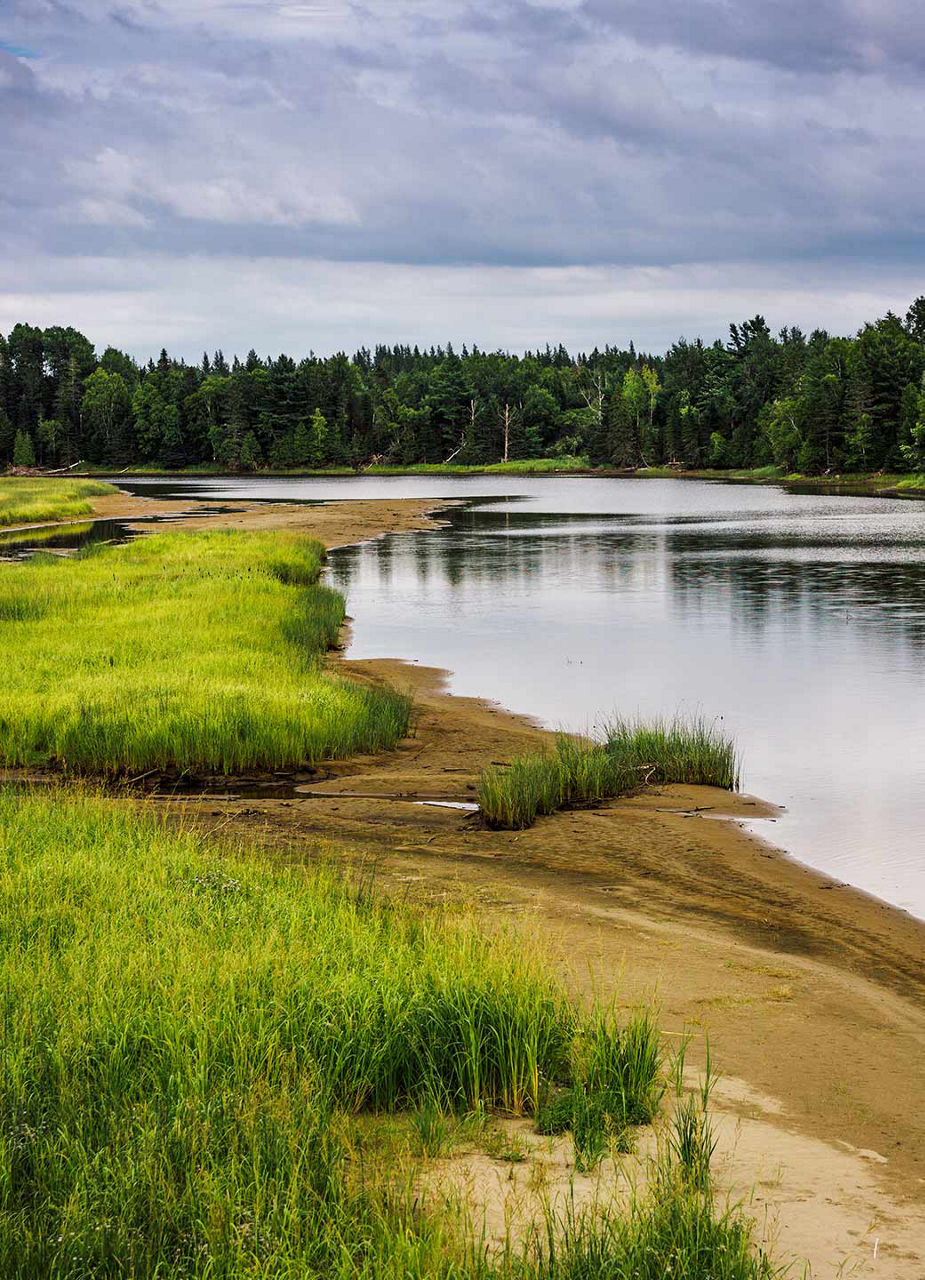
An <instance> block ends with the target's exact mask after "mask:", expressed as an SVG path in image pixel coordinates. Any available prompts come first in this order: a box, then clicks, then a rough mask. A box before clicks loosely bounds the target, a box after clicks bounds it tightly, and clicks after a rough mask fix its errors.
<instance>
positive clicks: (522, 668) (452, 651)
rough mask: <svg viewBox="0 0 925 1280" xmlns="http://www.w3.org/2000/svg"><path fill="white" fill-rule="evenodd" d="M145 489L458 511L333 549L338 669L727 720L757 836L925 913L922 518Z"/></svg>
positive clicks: (723, 491) (710, 492) (697, 487)
mask: <svg viewBox="0 0 925 1280" xmlns="http://www.w3.org/2000/svg"><path fill="white" fill-rule="evenodd" d="M120 483H123V484H125V483H126V482H125V481H124V480H121V481H120ZM135 483H136V482H134V481H133V482H131V484H130V486H127V487H134V485H135ZM152 488H156V489H157V490H159V491H160V492H162V493H165V494H167V493H169V494H170V495H172V496H176V495H179V494H189V495H190V496H191V497H192V496H195V498H197V499H200V500H201V499H204V498H213V497H214V498H223V499H227V498H233V499H238V500H243V499H248V498H267V499H273V500H277V501H280V500H289V501H291V500H294V499H299V500H303V501H318V500H326V499H330V498H358V497H362V498H376V497H389V498H396V497H405V496H407V497H421V496H430V497H435V498H439V497H462V498H465V499H468V500H469V503H470V505H467V506H466V507H464V508H462V509H459V510H457V511H455V512H454V513H453V514H452V515H451V516H450V517H449V519H450V525H449V527H448V528H446V529H442V530H438V531H435V532H431V533H425V534H420V533H416V534H399V535H393V536H391V537H388V538H384V539H380V540H378V541H376V542H372V543H367V544H365V545H363V546H358V547H351V548H345V549H342V550H341V551H338V552H335V553H334V554H333V555H332V557H331V563H332V571H331V572H332V577H333V580H334V582H335V584H336V585H337V586H339V587H340V588H341V589H343V590H344V591H345V593H346V594H347V596H348V600H349V609H350V612H351V614H352V616H353V617H354V619H355V621H354V627H353V632H354V638H353V643H352V647H351V654H352V656H355V657H358V658H365V657H381V656H389V657H399V658H406V659H409V660H417V661H420V662H422V663H427V664H430V665H434V666H443V667H448V668H450V669H451V670H452V673H453V675H452V682H451V687H452V689H453V691H454V692H456V693H460V694H466V695H478V696H483V697H488V698H494V699H496V700H498V701H499V702H501V703H503V704H504V705H505V706H508V707H510V708H512V709H513V710H515V711H522V712H528V713H530V714H532V715H535V716H538V717H539V718H540V719H542V720H543V721H544V722H545V723H547V724H548V725H550V726H553V727H558V726H564V727H568V728H573V729H586V728H588V727H592V726H593V725H594V724H595V723H598V722H600V721H601V720H602V719H606V717H607V716H609V715H611V714H613V713H615V712H618V713H622V714H635V713H637V712H638V713H641V714H643V715H654V714H669V715H670V714H672V713H673V712H674V711H676V710H678V709H681V710H689V711H702V712H703V713H704V714H706V715H707V716H708V717H714V716H715V717H719V718H721V719H722V722H723V724H724V725H725V727H726V728H728V729H729V731H730V732H732V733H734V734H735V735H736V737H737V739H738V741H739V743H740V745H741V749H742V753H743V756H744V760H745V785H746V786H747V788H748V789H749V790H750V791H752V792H754V793H755V794H758V795H761V796H763V797H765V798H767V799H770V800H773V801H775V802H777V803H779V804H782V805H785V806H786V813H785V814H783V815H782V817H781V818H780V820H779V821H778V822H777V824H776V825H774V826H770V827H766V828H764V833H765V834H768V835H769V836H770V838H772V839H773V840H774V841H775V842H776V843H778V844H779V845H781V846H782V847H783V848H785V849H787V850H788V851H789V852H791V853H792V854H794V855H795V856H796V857H798V858H800V859H802V860H803V861H805V862H807V863H809V864H811V865H813V866H815V867H817V868H819V869H821V870H824V871H826V872H829V873H831V874H832V875H834V876H836V877H838V878H840V879H843V880H846V881H848V882H850V883H852V884H855V885H858V886H859V887H861V888H864V889H866V890H868V891H870V892H872V893H875V894H877V895H878V896H880V897H882V898H885V899H887V900H889V901H891V902H893V903H896V904H897V905H900V906H903V907H906V908H907V909H909V910H911V911H913V912H915V913H916V914H917V915H919V916H923V917H925V854H923V852H922V836H921V833H922V831H923V830H925V786H923V781H925V778H923V774H925V763H923V762H925V714H923V710H925V699H923V695H925V505H919V504H916V503H910V502H905V501H901V500H891V499H881V498H871V497H839V496H833V495H829V494H825V495H813V494H810V495H807V494H792V493H786V492H784V491H783V490H781V489H777V488H765V487H753V486H739V485H724V484H715V483H706V482H692V481H690V482H689V481H685V482H679V481H672V480H665V481H660V480H625V479H597V478H586V477H548V476H543V477H524V478H520V477H510V476H481V477H466V478H462V479H457V478H450V477H446V478H444V477H426V476H419V477H396V478H386V477H375V478H358V479H352V478H347V479H331V480H315V479H297V478H294V479H274V480H262V479H259V478H254V479H250V478H242V477H236V478H233V479H225V478H221V479H213V478H208V479H203V480H198V479H197V480H195V481H192V480H183V481H170V482H166V483H165V482H163V481H159V482H146V483H144V486H143V489H142V485H141V483H139V490H140V491H144V492H146V493H150V492H151V490H152Z"/></svg>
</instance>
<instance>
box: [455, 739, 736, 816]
mask: <svg viewBox="0 0 925 1280" xmlns="http://www.w3.org/2000/svg"><path fill="white" fill-rule="evenodd" d="M740 772H741V767H740V762H739V757H738V753H737V751H736V746H735V743H734V742H733V740H732V739H731V738H729V737H728V736H726V735H725V734H724V733H723V732H722V731H721V730H720V729H719V728H717V726H716V725H715V724H710V723H709V722H708V721H706V720H704V719H703V718H702V717H694V718H693V719H686V718H684V717H681V716H676V717H675V718H674V719H673V720H655V721H651V722H646V721H643V720H623V719H617V720H614V721H612V722H611V723H610V724H609V725H607V726H606V727H605V729H604V733H603V735H602V738H601V740H600V741H594V740H591V739H582V738H574V737H570V736H568V735H565V734H560V735H559V736H558V737H557V739H556V745H555V750H553V751H545V752H533V753H531V754H528V755H522V756H515V757H514V759H513V760H512V761H511V763H510V764H509V765H493V766H492V767H491V768H489V769H486V770H485V771H484V772H483V773H482V775H481V778H480V779H479V788H478V800H479V807H480V809H481V812H482V816H483V818H484V820H485V821H486V822H487V823H488V825H489V826H492V827H497V828H503V829H509V830H521V829H523V828H525V827H529V826H532V825H533V823H534V822H535V821H536V819H537V817H538V816H541V815H543V814H549V813H554V812H556V811H557V810H559V809H568V808H575V807H577V806H581V805H593V804H599V803H600V802H601V801H602V800H606V799H612V798H615V797H617V796H622V795H627V794H628V793H630V792H632V791H634V790H635V789H637V788H638V787H640V786H641V785H648V784H650V783H670V782H678V783H687V784H691V785H700V786H714V787H724V788H726V789H727V790H730V791H733V790H736V789H737V788H738V785H739V779H740Z"/></svg>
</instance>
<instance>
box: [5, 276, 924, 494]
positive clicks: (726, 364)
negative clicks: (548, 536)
mask: <svg viewBox="0 0 925 1280" xmlns="http://www.w3.org/2000/svg"><path fill="white" fill-rule="evenodd" d="M923 379H925V298H918V299H917V300H916V301H915V302H914V303H913V304H912V306H911V307H910V308H909V311H908V312H907V314H906V316H905V318H904V319H900V317H898V316H896V315H894V314H892V313H888V314H887V315H885V316H884V317H883V318H882V319H879V320H876V321H874V322H872V323H870V324H866V325H865V326H864V327H863V328H862V329H861V330H860V332H859V333H857V334H856V335H855V336H854V337H850V338H845V337H833V336H831V335H830V334H828V333H826V332H825V331H823V330H821V329H817V330H815V331H813V332H812V333H811V334H810V335H809V336H807V335H806V334H805V333H804V332H803V331H802V330H801V329H799V328H796V327H792V328H784V329H782V330H781V331H780V332H779V333H778V334H776V335H775V334H773V333H772V332H771V330H770V328H769V327H768V325H767V323H766V321H765V320H764V318H763V317H762V316H760V315H759V316H755V317H754V319H752V320H747V321H745V322H744V323H742V324H733V325H731V326H730V330H729V339H728V341H726V342H721V341H716V342H714V343H712V344H705V343H704V342H702V341H701V340H699V339H698V340H696V341H688V340H687V339H684V338H682V339H680V340H679V341H678V342H676V343H675V344H674V345H673V346H672V347H671V349H670V350H669V351H668V352H667V353H666V354H664V355H647V354H645V353H642V352H638V351H637V350H636V349H635V348H634V346H633V344H632V343H631V344H630V345H629V347H628V348H626V349H621V348H618V347H610V346H607V347H605V348H604V349H603V350H597V349H595V350H594V351H592V352H590V353H585V354H581V355H576V356H573V355H571V354H570V353H569V352H568V351H566V350H565V348H564V347H562V346H559V347H557V348H552V347H547V348H546V349H545V350H543V351H533V352H527V353H526V354H525V355H523V356H513V355H510V354H507V353H505V352H500V351H495V352H489V351H481V350H479V349H478V348H477V347H471V348H470V347H465V346H464V347H463V348H462V349H461V350H460V351H456V350H454V349H453V347H452V346H451V345H447V346H445V347H431V348H430V349H429V350H421V349H420V348H418V347H410V346H401V345H399V346H393V347H389V346H380V347H377V348H376V349H375V351H370V350H368V349H366V348H363V349H361V350H359V351H357V352H356V353H355V354H354V355H353V356H348V355H346V354H344V353H338V354H336V355H332V356H328V357H319V356H316V355H314V354H312V355H309V356H307V357H306V358H305V359H303V360H300V361H298V362H296V361H295V360H293V359H292V358H291V357H289V356H287V355H280V356H277V357H275V358H271V357H267V358H261V357H260V356H258V355H257V353H256V352H255V351H253V350H252V351H251V352H249V354H248V355H247V357H246V358H245V359H244V360H243V361H242V360H239V359H238V358H237V357H235V358H234V359H233V360H231V362H230V363H229V361H228V360H226V358H225V356H224V355H223V353H222V352H221V351H216V352H215V353H214V355H208V354H204V355H203V357H202V361H201V362H200V363H199V364H188V363H186V362H185V361H183V360H177V359H174V358H172V357H171V356H169V355H168V353H167V351H166V350H162V351H161V353H160V357H159V358H158V359H157V360H156V361H155V360H150V361H149V362H148V363H147V364H138V363H136V361H134V360H133V359H131V358H130V357H129V356H128V355H126V354H125V353H124V352H122V351H119V350H117V349H116V348H115V347H107V349H106V350H105V351H104V352H103V353H102V355H99V356H98V355H97V353H96V350H95V348H94V345H93V343H92V342H91V341H90V340H89V339H88V338H86V337H85V336H84V335H83V334H82V333H79V332H78V331H77V330H76V329H73V328H63V327H60V326H57V325H56V326H52V327H51V328H48V329H41V328H38V327H35V326H33V325H28V324H17V325H16V326H15V327H14V328H13V329H12V331H11V332H10V333H9V334H8V335H6V336H4V335H3V334H0V465H3V464H6V465H9V464H12V465H14V466H19V467H32V466H40V467H45V468H50V469H55V468H62V467H67V466H70V465H72V464H73V463H75V462H78V461H82V462H86V463H88V464H93V465H98V466H111V467H114V468H115V467H127V466H131V465H134V464H142V463H143V464H154V465H157V466H161V467H164V468H165V469H173V468H180V467H184V466H192V465H196V464H201V463H217V464H219V465H221V466H222V467H227V468H229V469H241V470H255V469H258V468H261V467H272V468H280V469H284V468H299V467H311V468H314V467H318V468H322V467H332V466H345V465H349V466H354V467H363V466H365V465H368V464H369V463H371V462H376V461H379V462H382V463H391V464H395V465H412V464H415V463H438V462H456V463H459V464H485V463H494V462H501V461H514V460H517V459H529V458H538V457H562V458H575V457H582V458H586V459H587V460H588V462H589V463H590V464H591V465H593V466H603V467H617V468H622V467H639V466H654V465H674V466H682V467H686V468H702V467H715V468H750V467H760V466H766V465H773V466H777V467H781V468H783V469H785V470H787V471H801V472H805V473H808V474H814V473H825V472H842V471H908V470H922V469H925V381H923Z"/></svg>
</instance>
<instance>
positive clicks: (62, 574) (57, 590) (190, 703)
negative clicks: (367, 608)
mask: <svg viewBox="0 0 925 1280" xmlns="http://www.w3.org/2000/svg"><path fill="white" fill-rule="evenodd" d="M323 556H324V549H323V547H322V546H321V544H320V543H318V542H315V541H314V540H312V539H309V538H306V537H304V536H302V535H299V534H288V533H278V532H273V533H262V532H249V531H248V532H245V531H240V530H227V529H225V530H215V531H209V532H206V533H185V532H172V533H161V534H156V535H153V536H151V537H146V538H141V539H138V540H137V541H135V542H133V543H131V544H129V545H128V546H123V547H111V546H103V545H97V546H91V547H88V548H87V549H86V551H84V552H83V553H81V554H80V555H79V556H78V557H76V558H75V559H69V560H67V561H63V560H60V559H56V558H47V557H46V558H41V557H40V558H37V559H34V560H31V561H29V562H27V563H22V564H14V565H9V566H7V567H6V568H5V569H4V572H3V574H2V575H0V621H3V622H5V623H8V624H9V625H7V626H4V627H2V628H0V667H2V669H3V672H4V682H3V688H2V690H0V760H2V762H3V763H4V764H7V765H36V764H47V763H50V764H53V765H55V766H58V767H60V768H64V769H67V770H70V771H74V772H83V773H102V774H132V775H136V774H140V773H143V772H145V771H148V770H158V769H162V770H169V769H173V770H177V771H184V770H187V771H211V772H221V773H235V772H238V771H241V770H245V769H257V770H270V769H284V768H292V767H298V766H301V765H306V764H309V765H310V764H312V763H314V762H315V761H317V760H321V759H325V758H331V757H336V756H345V755H350V754H351V753H354V752H357V751H371V750H378V749H382V748H388V747H391V746H393V745H394V744H395V743H396V742H397V741H398V740H399V739H400V738H401V737H403V736H404V735H405V734H406V733H407V731H408V727H409V722H410V713H411V704H410V699H409V698H407V697H406V696H405V695H404V694H401V693H398V692H396V691H394V690H390V689H385V688H378V687H374V686H371V685H359V684H356V683H351V682H349V681H347V680H343V679H337V678H335V677H333V676H331V675H330V674H329V673H327V672H326V671H324V670H323V668H322V658H323V655H324V653H325V651H326V649H328V648H329V647H330V646H331V645H333V644H334V643H335V642H336V639H337V635H338V630H339V628H340V625H341V622H342V620H343V616H344V601H343V597H342V596H341V595H340V594H339V593H338V592H336V591H332V590H330V589H329V588H327V587H325V586H323V585H321V584H320V583H319V576H320V572H321V565H322V560H323Z"/></svg>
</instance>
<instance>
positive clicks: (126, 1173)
mask: <svg viewBox="0 0 925 1280" xmlns="http://www.w3.org/2000/svg"><path fill="white" fill-rule="evenodd" d="M241 852H242V851H240V850H237V849H235V848H232V847H229V846H225V847H222V846H218V845H213V844H209V843H207V842H206V840H205V838H204V837H202V836H199V835H196V834H193V833H191V832H183V831H178V830H177V829H175V828H173V829H171V828H168V827H167V826H166V825H165V824H164V823H163V821H162V820H159V819H158V818H157V817H156V816H155V815H153V814H152V813H150V812H145V811H144V810H141V811H139V810H138V809H136V808H133V807H130V806H129V805H127V804H121V805H120V804H118V803H117V802H114V801H108V802H107V801H105V800H101V799H99V798H94V797H93V796H90V795H84V794H81V793H80V792H73V791H71V792H67V791H60V792H58V793H57V794H54V795H52V796H48V795H37V794H30V793H29V792H17V791H14V790H12V789H10V788H6V789H3V790H2V791H0V868H2V875H0V885H2V888H0V937H2V939H3V946H2V949H0V1009H2V1056H3V1069H2V1072H0V1274H3V1275H16V1276H20V1277H25V1276H36V1277H38V1276H47V1275H55V1276H61V1277H63V1276H81V1277H84V1276H91V1275H92V1276H102V1275H107V1276H108V1275H113V1276H116V1275H119V1276H121V1275H137V1276H142V1275H143V1276H152V1275H155V1274H162V1275H167V1274H170V1275H175V1274H178V1275H204V1276H205V1275H209V1276H212V1275H228V1276H231V1275H234V1276H238V1275H255V1276H256V1275H260V1276H264V1275H286V1276H289V1275H291V1276H296V1275H302V1274H314V1271H312V1270H311V1269H310V1268H309V1270H308V1271H302V1270H300V1269H299V1268H300V1267H301V1266H302V1265H303V1264H304V1263H305V1261H306V1260H308V1261H309V1263H310V1266H316V1265H317V1266H319V1268H321V1264H322V1263H323V1264H324V1266H325V1267H327V1266H330V1267H331V1273H332V1274H353V1273H352V1272H351V1271H350V1268H349V1266H348V1265H347V1263H348V1262H349V1257H348V1256H347V1254H348V1253H349V1252H350V1251H352V1250H353V1249H354V1248H357V1247H359V1242H358V1241H357V1240H356V1239H355V1238H351V1233H354V1235H355V1232H356V1230H357V1229H358V1227H362V1228H363V1233H364V1234H365V1235H366V1243H365V1245H363V1247H364V1248H372V1247H374V1245H375V1233H376V1230H378V1229H379V1228H377V1227H376V1226H375V1223H373V1222H370V1221H368V1220H367V1218H368V1215H369V1214H370V1213H371V1212H372V1210H371V1208H370V1205H369V1203H367V1202H366V1201H364V1199H363V1197H362V1196H361V1195H359V1196H358V1193H356V1192H351V1190H350V1189H349V1188H348V1187H346V1186H345V1179H346V1178H347V1177H348V1173H349V1170H348V1169H347V1168H346V1163H347V1156H346V1153H345V1150H344V1146H343V1143H342V1142H341V1141H340V1139H339V1137H338V1133H339V1131H340V1130H339V1125H338V1120H337V1117H338V1115H343V1113H353V1112H357V1111H360V1110H361V1109H373V1110H380V1109H385V1110H389V1109H393V1108H396V1107H404V1106H407V1107H418V1108H422V1107H433V1106H434V1105H437V1106H439V1107H440V1108H441V1109H442V1108H445V1109H447V1110H450V1109H455V1110H460V1111H466V1110H473V1109H476V1108H482V1107H502V1108H504V1109H506V1110H510V1111H514V1112H518V1111H524V1110H527V1111H529V1110H531V1109H532V1108H533V1107H534V1105H535V1100H536V1097H537V1093H538V1089H539V1086H540V1081H541V1080H545V1079H553V1080H564V1081H566V1082H567V1081H568V1079H569V1073H570V1069H571V1068H570V1063H571V1061H572V1050H573V1043H574V1041H575V1038H576V1035H580V1034H581V1030H582V1026H583V1023H582V1017H581V1015H580V1014H579V1012H578V1011H577V1010H576V1008H575V1007H574V1006H573V1005H572V1004H571V1003H570V1002H569V1001H568V999H567V998H566V996H565V994H564V992H563V990H562V989H561V988H560V987H559V986H558V985H557V983H556V982H554V981H553V980H552V979H551V978H550V977H549V972H548V966H545V965H544V964H543V963H542V961H541V958H540V957H539V956H537V955H536V953H535V952H531V951H528V950H526V949H520V948H519V947H516V946H514V945H512V943H511V940H510V939H509V938H507V937H505V936H504V935H497V936H494V937H493V936H491V935H488V934H486V932H485V931H484V930H483V929H480V928H478V927H477V926H476V925H475V923H474V922H473V921H472V920H470V919H468V918H467V917H465V916H452V915H449V914H446V913H440V912H430V913H427V914H425V913H422V912H419V911H415V910H413V909H411V908H408V907H401V906H390V905H389V904H388V903H386V902H379V901H376V900H374V899H373V898H372V897H371V896H370V895H369V893H368V892H365V893H362V892H355V891H354V890H353V889H351V887H350V885H349V884H347V883H345V882H344V881H343V880H342V879H340V878H338V877H337V876H336V875H335V874H334V873H333V872H332V871H331V870H330V869H328V870H325V869H324V868H322V869H316V870H315V871H308V872H307V871H306V870H305V869H304V868H300V867H290V868H289V869H287V870H281V869H274V868H271V867H270V866H269V865H268V864H266V863H264V862H262V861H261V860H260V859H259V858H258V857H256V856H254V854H253V852H251V856H250V857H248V858H246V859H245V858H243V857H241V856H240V853H241ZM590 1034H592V1035H594V1034H596V1032H595V1030H594V1028H591V1029H590ZM610 1034H611V1035H612V1036H613V1035H614V1034H617V1033H615V1032H611V1033H610ZM654 1066H655V1069H656V1070H657V1069H658V1062H657V1052H656V1055H655V1059H654ZM341 1128H342V1126H341ZM358 1217H359V1218H360V1219H361V1221H360V1222H359V1223H358V1222H357V1218H358ZM364 1221H365V1226H364ZM380 1226H381V1224H380ZM345 1232H346V1236H347V1239H346V1242H345V1241H344V1240H343V1239H342V1237H343V1235H344V1233H345ZM341 1247H343V1248H344V1250H345V1255H344V1256H342V1257H340V1258H339V1257H338V1250H339V1249H340V1248H341ZM319 1273H320V1274H326V1272H325V1271H324V1269H323V1268H322V1269H321V1270H320V1272H319ZM373 1274H380V1273H379V1272H378V1271H376V1272H374V1273H373ZM395 1274H402V1273H401V1272H400V1271H397V1270H396V1272H395Z"/></svg>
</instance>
